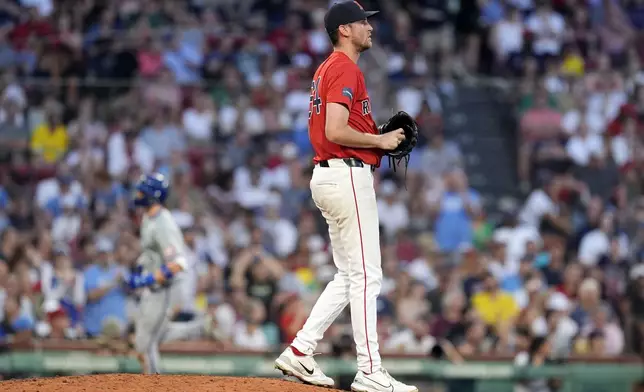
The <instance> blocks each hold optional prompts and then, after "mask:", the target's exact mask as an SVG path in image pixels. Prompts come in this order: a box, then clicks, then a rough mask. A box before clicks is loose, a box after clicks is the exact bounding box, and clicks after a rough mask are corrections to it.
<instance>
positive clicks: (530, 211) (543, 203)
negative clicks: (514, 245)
mask: <svg viewBox="0 0 644 392" xmlns="http://www.w3.org/2000/svg"><path fill="white" fill-rule="evenodd" d="M558 212H559V207H557V205H556V204H555V202H554V201H553V200H552V199H551V198H550V196H548V194H546V192H544V191H543V189H535V190H534V191H532V193H530V196H528V200H526V202H525V204H524V205H523V208H522V209H521V211H520V212H519V221H520V222H521V223H522V224H524V225H526V226H529V227H533V228H536V229H538V228H539V225H540V224H541V219H543V217H544V216H545V215H547V214H557V213H558Z"/></svg>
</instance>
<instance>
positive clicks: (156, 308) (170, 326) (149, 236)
mask: <svg viewBox="0 0 644 392" xmlns="http://www.w3.org/2000/svg"><path fill="white" fill-rule="evenodd" d="M168 192H169V183H168V181H167V180H166V178H165V177H164V176H163V175H162V174H158V173H155V174H150V175H144V176H142V177H141V179H140V180H139V182H138V183H137V184H136V188H135V195H134V199H133V203H134V206H136V207H141V208H143V209H144V214H143V219H142V222H141V248H142V253H141V255H140V256H139V258H138V259H137V267H136V270H135V272H134V273H132V274H131V275H130V276H129V277H127V279H126V283H127V284H128V286H129V287H130V289H132V290H139V289H141V300H140V303H139V313H138V317H137V318H136V320H135V324H134V326H135V340H134V341H135V349H136V351H137V352H138V358H139V361H140V362H141V367H142V368H143V371H144V373H146V374H154V373H160V368H159V344H160V343H161V342H165V341H170V340H180V339H187V338H192V337H195V336H200V335H201V334H203V333H207V332H208V331H207V329H208V325H209V324H210V322H209V321H208V320H207V319H206V318H205V317H198V318H196V319H195V320H193V321H189V322H181V323H177V322H171V321H170V316H171V313H172V312H171V311H172V306H173V301H174V300H176V299H177V298H180V296H178V295H176V293H178V292H179V291H180V285H181V280H182V279H183V278H184V277H185V274H186V269H187V268H188V262H187V260H186V256H185V249H186V245H185V242H184V239H183V234H182V232H181V230H180V229H179V226H178V225H177V223H176V222H175V221H174V218H173V217H172V215H171V213H170V211H168V210H167V209H166V208H165V207H163V203H164V202H165V200H166V198H167V196H168Z"/></svg>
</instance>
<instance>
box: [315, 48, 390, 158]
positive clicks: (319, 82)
mask: <svg viewBox="0 0 644 392" xmlns="http://www.w3.org/2000/svg"><path fill="white" fill-rule="evenodd" d="M331 102H333V103H339V104H342V105H344V106H346V107H347V108H348V109H349V126H350V127H351V128H353V129H354V130H356V131H358V132H364V133H371V134H377V133H378V127H377V126H376V123H375V121H374V120H373V117H372V116H371V101H370V99H369V95H368V94H367V88H366V85H365V80H364V75H363V74H362V71H361V70H360V67H358V65H357V64H356V63H354V62H353V61H351V59H350V58H349V57H348V56H347V55H346V54H344V53H342V52H333V53H331V55H330V56H329V57H328V58H327V59H326V60H325V61H324V62H323V63H322V64H320V66H319V67H318V69H317V71H315V76H314V77H313V83H312V84H311V104H310V106H309V137H310V138H311V144H312V145H313V150H314V151H315V158H313V161H314V162H315V163H318V162H320V161H325V160H329V159H333V158H356V159H359V160H361V161H362V162H364V163H366V164H369V165H374V166H379V165H380V158H381V157H382V150H380V149H377V148H353V147H345V146H341V145H338V144H336V143H332V142H330V141H329V140H328V139H327V138H326V134H325V128H326V105H327V104H328V103H331Z"/></svg>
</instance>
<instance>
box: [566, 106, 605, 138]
mask: <svg viewBox="0 0 644 392" xmlns="http://www.w3.org/2000/svg"><path fill="white" fill-rule="evenodd" d="M582 121H584V122H585V123H586V127H587V128H588V132H589V133H591V134H594V135H598V134H601V133H603V132H604V129H605V127H606V121H605V118H604V116H602V115H601V114H600V113H597V112H594V111H590V110H587V111H586V113H583V114H582V113H581V112H580V111H579V110H576V109H575V110H569V111H568V112H566V114H564V115H563V117H562V118H561V127H562V128H563V129H564V131H566V133H568V135H571V136H572V135H575V134H576V133H577V130H578V129H579V126H580V125H581V122H582Z"/></svg>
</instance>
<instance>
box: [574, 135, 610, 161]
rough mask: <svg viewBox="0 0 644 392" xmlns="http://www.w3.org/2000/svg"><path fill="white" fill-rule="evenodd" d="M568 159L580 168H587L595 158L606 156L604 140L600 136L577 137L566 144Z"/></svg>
mask: <svg viewBox="0 0 644 392" xmlns="http://www.w3.org/2000/svg"><path fill="white" fill-rule="evenodd" d="M566 153H567V154H568V157H570V159H572V160H573V162H575V163H576V164H577V165H579V166H586V165H588V162H590V158H591V157H593V156H603V155H604V140H603V139H602V137H601V136H599V135H586V136H579V135H575V136H573V137H571V138H570V139H569V140H568V143H566Z"/></svg>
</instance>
